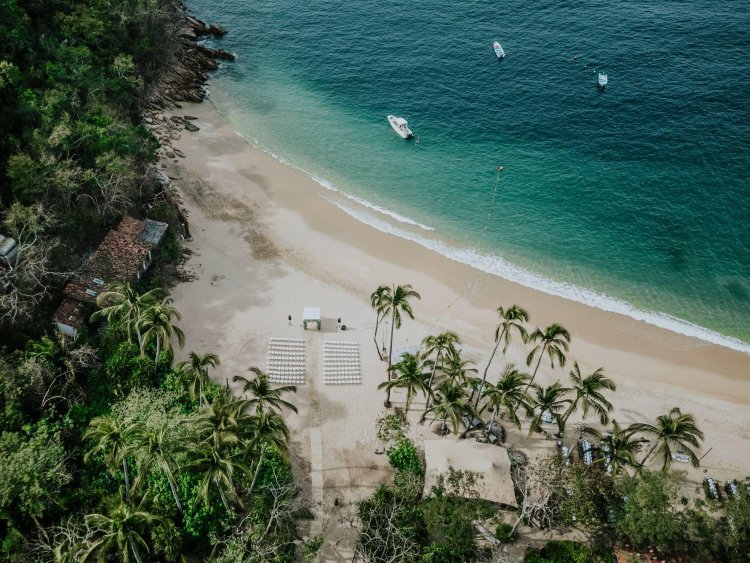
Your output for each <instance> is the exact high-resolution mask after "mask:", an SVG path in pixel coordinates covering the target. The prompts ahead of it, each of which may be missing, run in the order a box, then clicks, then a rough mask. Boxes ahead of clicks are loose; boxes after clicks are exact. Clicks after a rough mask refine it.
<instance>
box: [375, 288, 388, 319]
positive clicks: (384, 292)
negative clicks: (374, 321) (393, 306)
mask: <svg viewBox="0 0 750 563" xmlns="http://www.w3.org/2000/svg"><path fill="white" fill-rule="evenodd" d="M390 299H391V288H390V287H389V286H387V285H380V286H378V288H377V289H376V290H375V291H373V292H372V294H371V295H370V305H371V306H372V308H373V309H375V310H376V311H377V312H378V315H380V316H382V315H383V311H384V310H385V307H387V306H388V303H389V301H390Z"/></svg>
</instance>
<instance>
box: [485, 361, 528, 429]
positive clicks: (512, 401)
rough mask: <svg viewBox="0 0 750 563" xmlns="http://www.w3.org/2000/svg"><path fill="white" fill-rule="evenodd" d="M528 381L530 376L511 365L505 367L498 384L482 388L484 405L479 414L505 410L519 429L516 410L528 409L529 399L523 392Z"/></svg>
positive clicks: (519, 423)
mask: <svg viewBox="0 0 750 563" xmlns="http://www.w3.org/2000/svg"><path fill="white" fill-rule="evenodd" d="M529 379H531V375H529V374H528V373H523V372H521V371H519V370H517V369H516V367H515V366H514V365H513V364H509V365H507V366H505V369H504V370H503V372H502V374H501V375H500V379H499V380H498V382H497V383H496V384H495V385H487V386H486V387H485V388H484V391H483V392H482V398H483V399H485V404H484V405H483V406H482V408H481V410H480V411H479V413H480V414H481V413H482V412H484V411H485V410H486V409H488V408H490V409H492V410H493V411H495V412H496V411H498V410H500V409H505V411H506V412H507V413H508V416H509V417H510V419H511V420H512V421H513V423H514V424H515V425H516V426H518V428H520V427H521V421H520V419H519V418H518V413H517V410H518V408H519V407H521V406H525V407H526V408H528V406H529V405H530V404H531V397H530V396H529V395H528V393H526V392H525V391H524V387H525V386H526V384H527V383H528V381H529ZM493 417H494V415H493Z"/></svg>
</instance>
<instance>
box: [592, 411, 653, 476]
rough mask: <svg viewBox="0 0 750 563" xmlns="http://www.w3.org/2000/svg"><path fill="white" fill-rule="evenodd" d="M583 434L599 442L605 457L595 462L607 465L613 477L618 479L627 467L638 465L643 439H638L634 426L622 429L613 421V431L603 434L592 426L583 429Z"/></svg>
mask: <svg viewBox="0 0 750 563" xmlns="http://www.w3.org/2000/svg"><path fill="white" fill-rule="evenodd" d="M583 433H584V434H586V435H588V436H591V437H593V438H595V439H596V440H598V442H599V448H600V449H601V450H602V453H603V457H601V458H598V459H596V460H595V462H600V463H605V464H606V465H607V468H608V471H611V473H612V477H617V475H619V473H620V471H621V470H622V469H623V468H625V467H636V466H637V465H638V463H637V460H636V455H637V454H638V452H640V451H641V448H642V447H643V442H645V440H644V439H643V438H637V437H636V436H635V434H636V433H637V432H636V430H635V429H633V427H632V426H628V427H627V428H622V427H621V426H620V425H619V424H618V423H617V421H616V420H613V421H612V431H611V432H602V431H601V430H598V429H596V428H592V427H590V426H584V427H583Z"/></svg>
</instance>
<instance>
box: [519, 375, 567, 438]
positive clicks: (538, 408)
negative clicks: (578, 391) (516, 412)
mask: <svg viewBox="0 0 750 563" xmlns="http://www.w3.org/2000/svg"><path fill="white" fill-rule="evenodd" d="M527 387H528V385H527ZM534 392H535V394H536V396H535V397H533V398H532V404H531V411H532V412H536V415H534V418H533V419H532V421H531V426H529V436H531V434H533V433H534V432H536V431H537V430H539V429H540V428H541V426H542V422H543V421H542V417H543V416H544V413H549V414H550V415H552V417H553V418H554V419H555V420H557V425H558V427H559V428H560V432H561V433H562V432H563V431H564V430H565V422H564V421H563V418H562V416H560V410H561V409H563V408H564V407H565V406H566V405H568V404H569V403H570V402H571V399H566V398H565V395H566V394H567V393H568V392H570V388H568V387H563V386H562V384H561V383H560V382H559V381H555V382H554V383H553V384H552V385H550V386H549V387H547V388H546V389H545V388H543V387H540V386H539V385H534Z"/></svg>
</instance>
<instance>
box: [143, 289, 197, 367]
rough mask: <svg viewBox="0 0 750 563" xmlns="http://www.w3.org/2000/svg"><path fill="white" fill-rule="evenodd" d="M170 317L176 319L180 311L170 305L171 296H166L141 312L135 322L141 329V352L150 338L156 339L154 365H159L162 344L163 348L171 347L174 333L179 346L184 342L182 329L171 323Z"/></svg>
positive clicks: (168, 348)
mask: <svg viewBox="0 0 750 563" xmlns="http://www.w3.org/2000/svg"><path fill="white" fill-rule="evenodd" d="M172 317H174V318H175V319H177V320H178V321H179V320H180V318H181V315H180V312H179V311H178V310H177V309H176V308H175V307H174V306H173V305H172V298H171V297H167V298H166V299H163V300H162V301H161V302H158V303H154V304H153V305H151V306H150V307H148V308H147V309H146V310H145V311H143V313H142V314H141V317H140V319H139V320H138V322H137V323H136V326H137V328H139V329H140V330H142V331H143V337H142V340H141V354H144V353H145V350H146V347H147V346H148V345H149V344H150V343H151V341H152V340H155V341H156V356H154V366H158V365H159V356H160V355H161V349H162V346H163V347H164V349H165V350H170V349H171V344H170V341H169V340H170V338H171V337H172V335H174V336H175V337H176V338H177V343H178V344H179V346H180V348H182V346H183V345H184V344H185V334H184V333H183V332H182V330H181V329H180V328H179V327H177V326H175V325H173V324H172Z"/></svg>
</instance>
